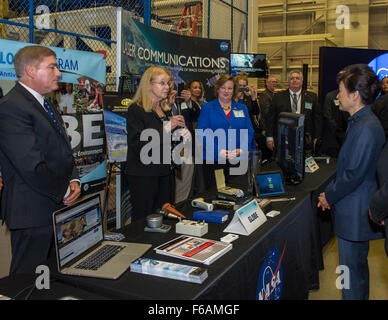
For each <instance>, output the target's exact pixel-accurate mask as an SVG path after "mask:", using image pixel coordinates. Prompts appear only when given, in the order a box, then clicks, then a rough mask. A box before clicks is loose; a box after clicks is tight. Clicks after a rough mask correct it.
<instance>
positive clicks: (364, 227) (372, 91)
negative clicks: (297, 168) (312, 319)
mask: <svg viewBox="0 0 388 320" xmlns="http://www.w3.org/2000/svg"><path fill="white" fill-rule="evenodd" d="M337 82H338V83H339V93H338V95H337V98H338V99H339V101H340V110H342V111H347V112H348V113H349V114H350V117H349V120H348V127H347V130H346V135H345V141H344V144H343V146H342V148H341V150H340V153H339V156H338V166H337V172H336V176H335V178H334V179H333V181H332V182H331V183H330V184H329V185H328V186H327V187H326V189H325V192H324V193H321V194H320V196H319V202H318V207H322V209H323V210H325V209H330V208H331V209H332V217H333V222H334V232H335V234H336V235H337V237H338V254H339V264H340V265H341V266H345V268H346V269H345V270H349V272H346V273H344V274H343V276H345V277H347V278H346V279H345V281H344V284H343V286H342V299H350V300H361V299H368V298H369V270H368V259H367V257H368V251H369V240H372V239H378V238H382V236H383V235H382V232H381V230H375V229H376V228H375V226H376V225H374V224H373V223H371V221H370V220H369V218H368V207H369V203H370V200H371V197H372V195H373V194H374V192H375V191H376V189H377V183H376V168H377V161H378V159H379V156H380V153H381V150H382V147H383V144H384V140H385V138H384V131H383V128H382V126H381V124H380V122H379V120H378V119H377V118H376V116H375V115H374V114H373V112H372V110H371V107H370V104H371V103H373V101H374V100H375V99H376V96H377V94H378V92H379V89H380V83H379V79H378V77H377V76H376V74H375V73H374V72H373V71H372V69H370V68H369V67H368V66H366V65H364V64H358V65H351V66H348V67H346V68H345V69H344V70H342V71H341V72H340V73H339V74H338V76H337ZM376 227H377V226H376Z"/></svg>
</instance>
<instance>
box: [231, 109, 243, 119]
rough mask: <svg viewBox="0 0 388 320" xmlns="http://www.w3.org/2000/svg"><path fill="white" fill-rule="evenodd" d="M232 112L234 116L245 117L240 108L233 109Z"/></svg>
mask: <svg viewBox="0 0 388 320" xmlns="http://www.w3.org/2000/svg"><path fill="white" fill-rule="evenodd" d="M233 114H234V117H235V118H245V114H244V111H242V110H233Z"/></svg>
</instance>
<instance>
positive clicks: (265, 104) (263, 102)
mask: <svg viewBox="0 0 388 320" xmlns="http://www.w3.org/2000/svg"><path fill="white" fill-rule="evenodd" d="M273 96H274V94H273V93H272V92H271V91H269V90H268V88H266V89H265V90H264V91H263V92H262V93H260V95H259V103H260V112H261V117H260V124H261V128H263V130H266V127H267V125H266V123H267V117H268V113H269V110H270V108H271V102H272V98H273Z"/></svg>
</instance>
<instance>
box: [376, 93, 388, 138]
mask: <svg viewBox="0 0 388 320" xmlns="http://www.w3.org/2000/svg"><path fill="white" fill-rule="evenodd" d="M372 111H373V112H374V114H375V115H376V117H377V118H379V120H380V122H381V125H382V126H383V129H384V134H385V138H386V139H387V138H388V95H382V96H380V98H378V99H377V100H376V101H375V102H374V103H373V105H372Z"/></svg>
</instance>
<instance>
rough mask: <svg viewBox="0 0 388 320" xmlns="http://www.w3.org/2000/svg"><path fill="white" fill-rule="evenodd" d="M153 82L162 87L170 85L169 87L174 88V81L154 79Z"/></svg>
mask: <svg viewBox="0 0 388 320" xmlns="http://www.w3.org/2000/svg"><path fill="white" fill-rule="evenodd" d="M152 83H156V84H157V85H159V86H161V87H164V86H168V87H169V88H172V82H164V81H160V82H156V81H152Z"/></svg>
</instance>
